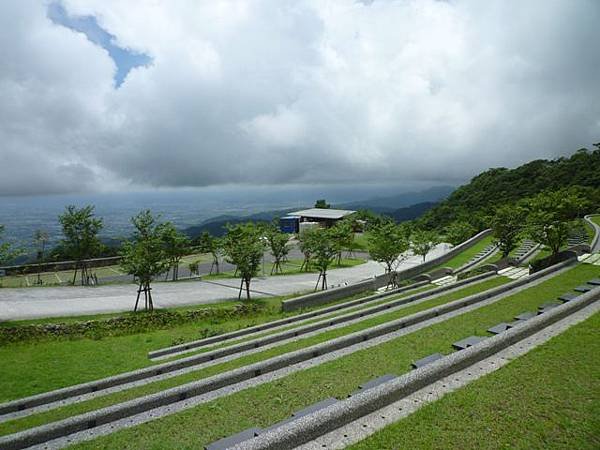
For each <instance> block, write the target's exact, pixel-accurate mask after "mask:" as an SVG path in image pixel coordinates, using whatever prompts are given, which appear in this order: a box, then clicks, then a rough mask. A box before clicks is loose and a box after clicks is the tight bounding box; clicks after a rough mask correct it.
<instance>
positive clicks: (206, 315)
mask: <svg viewBox="0 0 600 450" xmlns="http://www.w3.org/2000/svg"><path fill="white" fill-rule="evenodd" d="M263 310H264V307H263V306H261V305H260V304H256V303H248V304H239V305H236V306H234V307H232V308H203V309H196V310H187V311H168V310H155V311H154V312H152V313H150V312H148V313H138V314H127V315H123V316H117V317H112V318H110V319H99V320H88V321H85V322H73V323H48V324H29V325H15V326H5V327H0V345H5V344H9V343H15V342H25V341H32V340H41V339H53V338H66V339H73V338H82V337H85V338H91V339H101V338H103V337H108V336H121V335H127V334H135V333H143V332H147V331H152V330H160V329H166V328H171V327H174V326H177V325H182V324H186V323H193V322H198V321H201V320H207V319H208V320H215V321H221V320H229V319H235V318H240V317H248V316H253V315H256V314H259V313H261V312H263ZM204 334H207V333H204Z"/></svg>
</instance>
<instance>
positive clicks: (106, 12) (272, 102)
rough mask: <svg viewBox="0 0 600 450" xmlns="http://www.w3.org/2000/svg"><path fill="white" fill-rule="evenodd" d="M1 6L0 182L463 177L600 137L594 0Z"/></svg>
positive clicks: (72, 184) (39, 186) (89, 1)
mask: <svg viewBox="0 0 600 450" xmlns="http://www.w3.org/2000/svg"><path fill="white" fill-rule="evenodd" d="M63 3H64V6H65V8H66V10H67V11H68V12H69V13H70V14H73V15H93V16H95V17H96V19H97V21H98V23H99V24H100V26H102V27H103V28H105V29H106V31H108V32H109V33H111V34H113V35H114V36H116V39H117V43H118V45H119V46H121V47H123V48H129V49H131V50H133V51H137V52H144V53H146V54H148V55H150V56H151V57H152V60H153V62H152V64H150V65H149V66H147V67H138V68H136V69H133V70H132V71H131V72H130V73H129V75H128V76H127V78H126V80H125V82H124V83H123V84H122V85H121V87H120V88H119V89H118V90H115V89H114V85H113V76H114V74H115V70H116V67H115V65H114V62H113V61H112V60H111V58H110V57H109V55H108V53H107V52H106V51H105V50H104V49H102V48H99V47H98V46H96V45H94V44H92V43H91V42H89V41H88V40H87V39H86V37H85V36H84V35H83V34H81V33H76V32H73V31H71V30H69V29H66V28H64V27H61V26H58V25H55V24H53V23H52V22H51V21H50V20H49V19H48V18H47V17H46V10H45V8H46V4H44V3H41V2H38V1H33V0H29V1H25V0H23V1H22V0H14V1H6V2H2V3H1V4H0V50H1V52H2V55H3V59H2V63H1V65H0V157H1V163H0V194H8V193H25V192H27V193H29V192H64V191H79V190H99V189H107V188H113V187H119V188H122V187H123V186H124V185H127V184H131V185H154V186H204V185H212V184H223V183H260V184H264V183H284V182H285V183H291V182H293V183H315V182H323V181H334V182H340V183H354V182H357V181H367V182H369V181H377V182H394V181H397V180H418V179H425V180H437V181H447V182H453V181H456V180H462V179H465V178H468V177H470V176H472V175H473V174H475V173H476V172H478V171H479V170H482V169H486V168H487V167H489V166H498V165H514V164H517V163H520V162H524V161H527V160H529V159H531V158H537V157H553V156H556V155H559V154H562V153H564V152H567V151H570V150H574V149H576V148H578V147H580V146H583V145H588V146H589V144H590V143H592V142H597V141H598V140H600V139H599V136H600V126H599V125H598V124H599V123H600V103H598V101H597V99H598V98H599V97H600V95H599V94H600V88H599V87H598V83H597V80H598V79H600V48H599V47H598V46H597V45H595V43H596V41H597V23H598V20H599V19H600V5H599V4H598V3H597V2H590V1H585V0H573V1H570V0H562V1H561V0H531V1H528V2H521V1H516V0H514V1H505V0H496V1H492V0H490V1H486V2H481V1H477V0H470V1H453V2H440V1H433V0H419V1H417V0H399V1H384V0H379V1H374V2H372V3H370V4H364V3H360V2H356V3H352V2H350V1H348V0H339V1H333V0H332V1H328V2H323V1H319V0H306V1H300V0H255V1H242V0H212V1H210V2H197V1H195V0H187V1H185V0H180V1H169V2H156V1H152V2H150V1H144V2H142V1H140V2H122V1H108V0H67V1H64V2H63Z"/></svg>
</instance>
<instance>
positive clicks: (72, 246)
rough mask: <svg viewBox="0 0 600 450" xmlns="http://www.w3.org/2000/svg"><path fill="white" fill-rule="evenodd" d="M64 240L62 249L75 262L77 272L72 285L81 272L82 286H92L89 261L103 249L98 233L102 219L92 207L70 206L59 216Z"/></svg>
mask: <svg viewBox="0 0 600 450" xmlns="http://www.w3.org/2000/svg"><path fill="white" fill-rule="evenodd" d="M58 221H59V222H60V224H61V226H62V232H63V235H64V239H63V240H62V247H63V249H64V252H65V254H66V256H67V257H68V258H71V259H73V260H74V261H75V272H74V274H73V280H72V282H71V284H75V280H76V278H77V271H78V270H81V284H82V285H88V284H90V275H89V273H88V267H87V260H88V259H90V258H93V257H95V256H96V255H97V254H98V253H99V252H100V251H101V249H102V243H101V242H100V239H98V233H99V232H100V230H102V226H103V224H102V219H99V218H96V217H95V216H94V207H93V206H92V205H88V206H84V207H83V208H79V209H78V208H77V207H76V206H75V205H69V206H67V207H66V208H65V212H64V213H63V214H61V215H59V216H58Z"/></svg>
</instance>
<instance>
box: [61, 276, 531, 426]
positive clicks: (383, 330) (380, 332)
mask: <svg viewBox="0 0 600 450" xmlns="http://www.w3.org/2000/svg"><path fill="white" fill-rule="evenodd" d="M538 274H539V275H538V278H539V277H541V276H542V274H541V272H539V273H538ZM527 281H528V282H529V281H531V280H527ZM517 284H518V285H519V286H521V285H523V284H526V283H525V282H523V281H517V282H513V285H515V286H516V285H517ZM505 287H506V286H504V288H505ZM497 290H498V288H496V289H495V291H497ZM493 291H494V290H493ZM492 295H493V292H488V293H485V295H483V296H481V297H480V298H481V299H480V300H477V299H475V298H472V299H469V298H467V299H463V300H460V301H456V302H453V303H450V304H446V305H444V306H442V307H437V308H435V309H434V310H427V311H424V312H423V313H418V314H417V315H416V316H414V318H411V317H407V318H406V319H401V320H400V321H395V322H388V323H384V324H382V325H379V326H377V327H374V328H369V329H366V330H365V331H361V332H359V333H354V334H351V335H346V336H344V337H341V338H338V339H334V340H329V341H327V342H326V343H325V344H321V347H318V348H319V350H318V352H319V354H322V353H321V350H320V349H321V348H322V349H327V348H329V349H330V351H333V350H337V349H339V348H343V347H340V345H342V344H343V345H345V346H348V345H356V344H359V343H361V342H364V339H365V338H366V339H367V340H372V339H374V338H376V336H384V335H386V334H389V333H392V332H394V330H398V329H399V328H402V327H405V326H408V325H409V324H413V323H418V321H419V320H429V319H434V318H436V317H438V316H439V317H442V316H443V315H444V314H446V313H447V312H451V311H458V310H460V309H462V308H465V307H469V306H471V305H474V304H476V303H477V302H480V301H482V300H483V299H486V298H491V297H492ZM474 297H477V296H474ZM415 321H417V322H415ZM314 352H315V347H309V348H305V349H304V350H298V351H296V352H292V353H287V354H286V355H284V356H283V358H286V359H288V360H290V358H291V360H293V361H295V362H298V361H300V360H301V359H300V360H299V359H298V358H303V357H304V358H306V357H307V358H309V359H310V358H314V357H315V353H314ZM301 355H303V356H301ZM279 361H281V359H279ZM273 363H275V360H273ZM273 363H271V362H268V361H265V362H264V363H260V364H259V365H256V364H254V365H251V366H246V367H243V368H241V369H240V370H241V371H242V372H240V371H233V372H230V373H229V374H224V375H225V376H226V377H232V376H235V377H236V382H239V381H241V379H240V378H239V376H241V375H242V373H246V374H248V375H250V376H251V377H256V376H257V374H256V370H261V372H260V374H264V373H266V372H264V370H263V369H267V370H273V369H276V367H278V366H273V365H272V364H273ZM234 372H235V373H234ZM221 379H223V378H222V377H221ZM242 379H243V378H242ZM210 382H213V383H214V382H216V378H215V379H214V380H206V381H201V382H198V383H193V384H192V385H190V386H186V387H185V389H183V387H181V388H177V390H169V391H165V392H162V393H160V394H161V395H160V397H161V398H165V397H168V398H169V399H172V400H173V401H177V400H178V399H179V397H177V396H176V394H179V395H180V394H182V393H184V392H189V395H196V396H197V395H199V393H200V392H201V390H199V389H201V388H202V386H207V384H206V383H210ZM157 399H158V398H156V399H155V398H148V399H145V400H144V401H134V403H132V402H129V404H123V406H122V407H121V406H119V408H118V410H119V411H121V412H120V413H119V414H120V415H121V416H122V414H123V413H124V412H125V411H128V409H127V408H134V407H136V406H137V407H140V406H143V405H147V406H150V405H152V406H153V407H156V403H155V402H156V400H157ZM110 411H111V413H113V414H116V413H117V409H115V407H113V408H111V409H110ZM131 411H132V412H133V410H131ZM136 411H137V409H136ZM102 412H103V411H97V412H96V413H90V414H87V415H84V416H82V417H81V419H77V420H79V422H77V423H80V424H81V425H78V426H81V427H83V428H81V429H86V428H87V424H88V423H89V420H96V422H95V424H96V425H101V424H102V423H105V422H104V420H103V419H101V413H102ZM60 426H62V425H61V424H60V423H57V424H55V426H54V428H53V430H54V431H55V432H56V430H57V428H56V427H59V428H60ZM69 426H71V427H72V426H74V419H71V420H70V421H69ZM71 429H72V428H71Z"/></svg>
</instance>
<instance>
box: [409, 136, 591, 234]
mask: <svg viewBox="0 0 600 450" xmlns="http://www.w3.org/2000/svg"><path fill="white" fill-rule="evenodd" d="M594 147H596V149H595V150H593V151H591V150H587V149H580V150H578V151H577V152H575V153H574V154H573V155H572V156H571V157H569V158H565V157H562V158H557V159H554V160H551V161H548V160H544V159H540V160H536V161H531V162H529V163H527V164H524V165H522V166H520V167H517V168H515V169H506V168H494V169H489V170H487V171H485V172H483V173H481V174H479V175H477V176H476V177H475V178H473V179H472V180H471V182H470V183H469V184H466V185H464V186H461V187H459V188H458V189H456V190H455V191H454V192H453V193H452V194H451V195H450V196H449V197H448V198H447V199H446V200H444V201H442V202H440V203H439V204H438V205H437V206H436V207H434V208H433V209H431V210H429V211H428V212H426V213H425V214H424V215H423V217H422V218H421V219H420V220H419V222H420V223H421V224H422V225H423V226H424V227H426V228H430V229H442V228H444V227H445V226H447V225H448V224H449V223H451V222H453V221H455V220H461V221H466V222H469V223H471V224H472V225H474V226H475V227H476V228H482V227H484V226H485V225H486V224H485V222H486V220H485V218H486V216H489V215H492V214H493V212H494V210H495V209H496V208H497V207H498V206H501V205H503V204H507V203H514V202H517V201H518V200H521V199H523V198H527V197H531V196H533V195H535V194H537V193H539V192H542V191H547V190H550V191H553V190H558V189H561V188H566V187H571V186H580V187H581V189H582V190H584V191H585V196H586V197H587V198H588V199H589V200H591V201H592V203H593V209H595V211H598V210H599V209H600V144H594Z"/></svg>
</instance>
